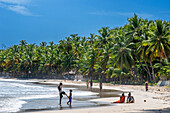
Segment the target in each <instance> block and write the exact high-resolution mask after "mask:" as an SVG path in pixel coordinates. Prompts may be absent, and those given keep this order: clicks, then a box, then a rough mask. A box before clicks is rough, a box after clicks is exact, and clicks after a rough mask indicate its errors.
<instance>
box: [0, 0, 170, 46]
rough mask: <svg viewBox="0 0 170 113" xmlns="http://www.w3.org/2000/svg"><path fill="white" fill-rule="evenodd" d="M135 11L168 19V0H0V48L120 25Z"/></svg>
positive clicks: (51, 39) (53, 39) (155, 17)
mask: <svg viewBox="0 0 170 113" xmlns="http://www.w3.org/2000/svg"><path fill="white" fill-rule="evenodd" d="M134 13H136V14H137V15H138V16H139V17H142V18H147V19H149V20H151V19H152V20H155V19H162V20H166V21H169V20H170V0H0V48H5V47H6V48H7V47H10V46H13V45H14V44H19V41H21V40H26V41H27V42H28V43H29V44H30V43H36V44H39V43H41V42H42V41H45V42H47V43H48V42H51V41H53V42H55V43H58V41H59V40H63V39H65V37H68V36H69V35H70V34H78V35H79V36H86V37H88V36H89V35H90V33H95V34H97V33H98V29H100V28H101V27H109V28H114V27H120V26H123V25H124V24H126V23H127V22H128V21H127V18H130V17H132V16H133V15H134Z"/></svg>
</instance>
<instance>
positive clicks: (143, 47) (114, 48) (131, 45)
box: [0, 14, 170, 83]
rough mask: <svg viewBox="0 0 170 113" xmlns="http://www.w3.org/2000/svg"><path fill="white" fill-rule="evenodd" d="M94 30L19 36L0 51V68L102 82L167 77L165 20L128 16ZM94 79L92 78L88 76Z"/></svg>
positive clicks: (168, 25)
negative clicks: (32, 39)
mask: <svg viewBox="0 0 170 113" xmlns="http://www.w3.org/2000/svg"><path fill="white" fill-rule="evenodd" d="M98 34H99V35H96V34H90V36H89V37H87V38H86V37H80V36H78V34H71V35H70V36H69V37H66V38H65V40H60V41H59V42H58V43H57V44H54V42H49V43H48V44H47V43H46V42H41V43H40V45H36V44H28V43H27V42H26V41H25V40H21V41H20V43H19V44H18V45H14V46H12V47H9V48H7V49H5V50H0V71H1V72H11V73H13V74H14V75H15V74H16V75H22V76H23V77H29V76H26V75H32V76H33V75H36V74H42V75H51V76H55V75H58V73H60V72H61V74H64V73H67V72H69V71H74V72H75V73H76V74H82V75H86V76H87V77H90V78H91V79H92V78H95V79H96V80H99V79H100V77H101V75H102V76H103V79H104V80H103V81H105V82H106V81H108V82H112V81H110V80H113V79H114V80H115V79H117V78H119V81H123V80H131V81H130V82H132V80H135V82H138V83H139V82H140V81H143V80H148V81H150V82H156V81H157V80H159V76H170V69H169V65H170V64H169V58H170V52H169V51H170V41H169V40H170V22H169V21H162V20H155V21H153V20H150V21H148V20H147V19H142V18H139V17H138V16H137V15H136V14H134V17H131V18H128V23H127V24H126V25H124V26H122V27H119V28H114V29H110V28H109V27H102V28H101V29H99V30H98ZM94 82H95V81H94Z"/></svg>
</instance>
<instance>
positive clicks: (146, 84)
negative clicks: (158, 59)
mask: <svg viewBox="0 0 170 113" xmlns="http://www.w3.org/2000/svg"><path fill="white" fill-rule="evenodd" d="M145 89H146V91H148V81H146V82H145Z"/></svg>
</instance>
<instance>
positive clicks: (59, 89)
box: [58, 83, 66, 106]
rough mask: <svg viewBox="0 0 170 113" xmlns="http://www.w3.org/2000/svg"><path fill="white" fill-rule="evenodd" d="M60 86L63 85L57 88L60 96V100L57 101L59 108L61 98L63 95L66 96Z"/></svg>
mask: <svg viewBox="0 0 170 113" xmlns="http://www.w3.org/2000/svg"><path fill="white" fill-rule="evenodd" d="M62 85H63V84H62V83H60V84H59V86H58V91H59V96H60V100H59V104H60V106H61V100H62V98H63V94H64V95H66V93H65V92H64V91H62Z"/></svg>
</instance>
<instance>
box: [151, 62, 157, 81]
mask: <svg viewBox="0 0 170 113" xmlns="http://www.w3.org/2000/svg"><path fill="white" fill-rule="evenodd" d="M150 65H151V68H152V77H153V81H154V83H156V78H155V73H154V68H153V66H152V62H151V60H150Z"/></svg>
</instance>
